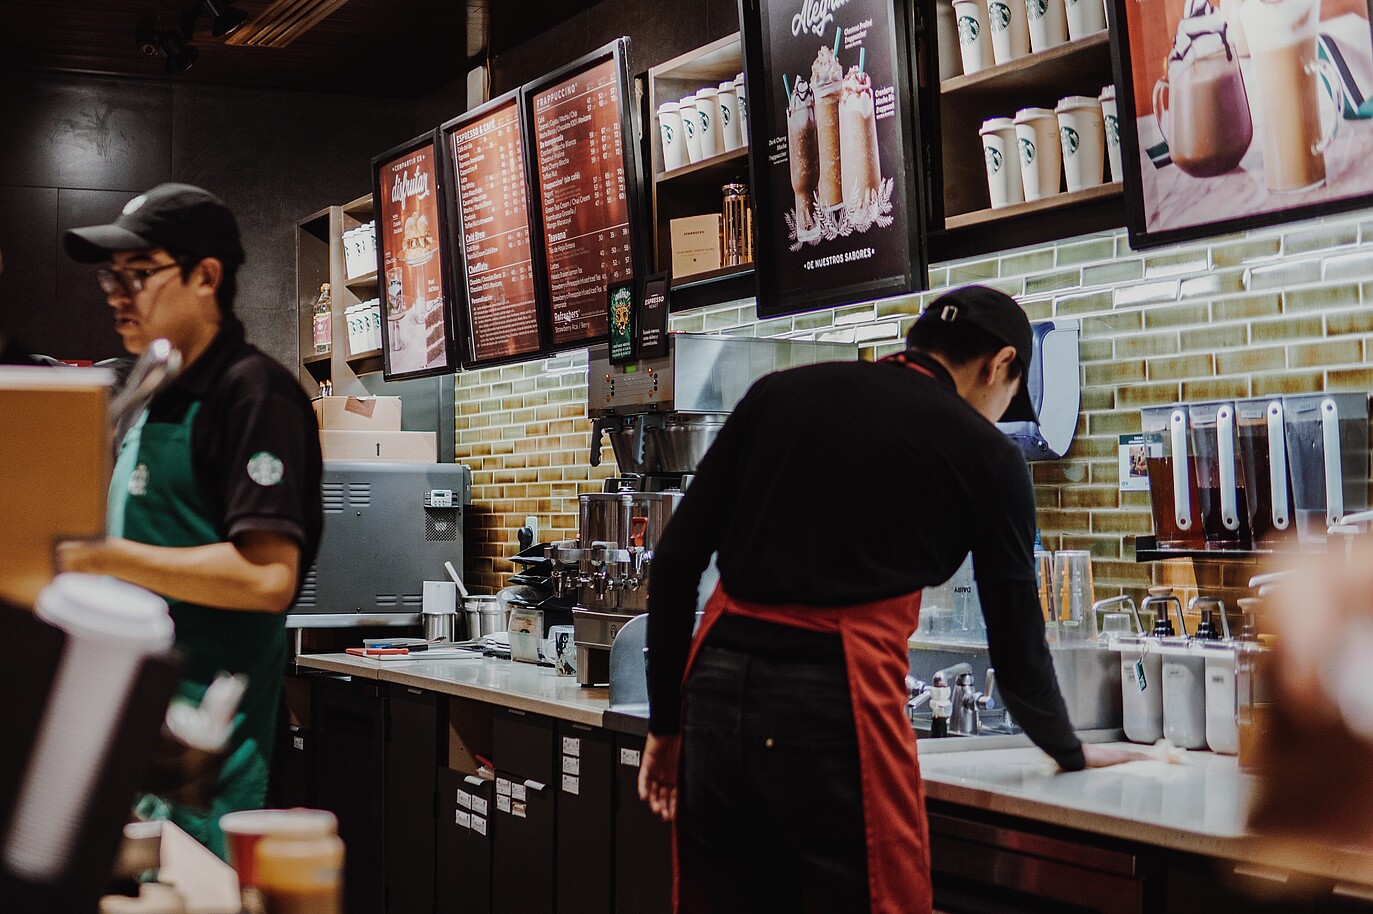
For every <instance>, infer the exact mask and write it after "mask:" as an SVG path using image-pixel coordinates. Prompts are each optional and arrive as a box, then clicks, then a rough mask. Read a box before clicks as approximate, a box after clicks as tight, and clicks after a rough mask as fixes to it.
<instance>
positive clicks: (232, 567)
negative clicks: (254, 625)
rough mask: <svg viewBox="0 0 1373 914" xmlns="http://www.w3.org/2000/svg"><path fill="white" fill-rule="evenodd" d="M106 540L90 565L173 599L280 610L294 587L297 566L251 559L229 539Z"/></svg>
mask: <svg viewBox="0 0 1373 914" xmlns="http://www.w3.org/2000/svg"><path fill="white" fill-rule="evenodd" d="M106 545H107V547H108V548H107V549H106V550H105V551H104V554H103V556H102V557H101V558H100V559H98V562H97V567H96V568H95V569H93V570H95V571H97V572H98V573H100V574H108V575H111V576H112V577H116V578H119V579H120V580H123V581H128V582H129V583H130V584H137V585H138V586H140V587H146V588H147V589H148V590H151V591H153V592H154V593H159V594H162V595H163V596H164V597H167V598H169V599H173V600H184V601H185V602H187V603H197V604H200V605H202V606H214V607H217V608H220V609H239V610H245V611H248V612H282V611H284V610H285V609H286V608H287V605H288V604H289V602H290V600H291V597H292V596H293V595H294V592H295V583H296V582H295V571H294V569H292V568H291V567H290V566H289V564H287V563H285V562H271V563H263V564H258V563H254V562H251V561H249V560H248V559H247V558H246V557H245V556H244V555H243V553H242V552H240V551H239V549H238V547H236V546H235V545H234V544H233V543H212V544H210V545H207V546H189V547H170V546H150V545H148V544H147V543H137V542H134V541H132V540H123V539H110V540H107V541H106Z"/></svg>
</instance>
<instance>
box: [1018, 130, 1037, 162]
mask: <svg viewBox="0 0 1373 914" xmlns="http://www.w3.org/2000/svg"><path fill="white" fill-rule="evenodd" d="M1034 160H1035V144H1034V140H1027V139H1025V137H1023V136H1022V137H1021V138H1020V164H1021V165H1024V166H1025V167H1026V168H1029V167H1030V166H1031V165H1032V164H1034Z"/></svg>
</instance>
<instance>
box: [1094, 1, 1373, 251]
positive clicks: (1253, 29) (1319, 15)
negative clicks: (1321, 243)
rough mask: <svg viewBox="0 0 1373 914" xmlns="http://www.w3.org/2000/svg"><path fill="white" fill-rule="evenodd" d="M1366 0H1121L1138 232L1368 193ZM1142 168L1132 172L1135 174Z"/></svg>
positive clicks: (1231, 220)
mask: <svg viewBox="0 0 1373 914" xmlns="http://www.w3.org/2000/svg"><path fill="white" fill-rule="evenodd" d="M1369 9H1370V7H1369V4H1368V2H1367V0H1117V2H1116V13H1117V16H1116V19H1115V21H1117V22H1120V21H1124V23H1125V29H1124V32H1123V34H1117V35H1116V36H1115V40H1116V42H1117V44H1118V45H1119V46H1120V47H1121V50H1122V54H1121V66H1122V71H1123V72H1122V73H1121V74H1120V76H1121V77H1123V78H1122V79H1121V80H1120V81H1121V82H1122V83H1124V85H1121V86H1119V87H1118V95H1119V97H1120V98H1121V100H1122V101H1121V104H1120V112H1121V123H1119V124H1115V125H1113V124H1111V123H1109V122H1108V124H1107V129H1112V128H1113V127H1115V128H1116V129H1120V130H1121V137H1122V140H1123V141H1124V142H1123V143H1122V150H1123V151H1124V157H1125V159H1126V172H1127V179H1126V180H1127V187H1129V189H1130V193H1131V196H1132V197H1134V198H1135V201H1136V203H1137V206H1136V207H1135V210H1136V211H1135V213H1134V224H1132V225H1131V240H1132V241H1133V242H1134V243H1135V244H1136V245H1138V246H1145V247H1147V246H1150V245H1155V244H1165V243H1169V242H1173V241H1178V240H1182V239H1186V238H1197V237H1203V236H1206V235H1213V234H1219V233H1221V232H1223V231H1232V230H1236V229H1243V228H1251V227H1254V226H1258V225H1265V224H1273V223H1277V222H1285V221H1289V220H1292V219H1297V218H1302V217H1305V216H1313V215H1318V214H1322V213H1330V212H1332V211H1335V210H1338V209H1351V208H1354V207H1355V206H1363V205H1367V204H1368V202H1369V200H1370V197H1371V196H1373V30H1370V27H1369V18H1370V17H1369ZM1131 178H1134V179H1135V180H1134V181H1133V182H1132V181H1131V180H1130V179H1131Z"/></svg>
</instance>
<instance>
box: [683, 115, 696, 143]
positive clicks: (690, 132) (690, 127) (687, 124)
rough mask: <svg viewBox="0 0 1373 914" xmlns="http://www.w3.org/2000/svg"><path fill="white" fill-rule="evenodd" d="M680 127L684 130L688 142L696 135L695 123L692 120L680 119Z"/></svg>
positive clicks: (687, 118) (688, 118)
mask: <svg viewBox="0 0 1373 914" xmlns="http://www.w3.org/2000/svg"><path fill="white" fill-rule="evenodd" d="M682 127H683V128H684V129H685V130H686V135H687V139H688V140H689V139H691V138H692V137H694V136H695V135H696V121H695V119H694V118H690V117H684V118H682Z"/></svg>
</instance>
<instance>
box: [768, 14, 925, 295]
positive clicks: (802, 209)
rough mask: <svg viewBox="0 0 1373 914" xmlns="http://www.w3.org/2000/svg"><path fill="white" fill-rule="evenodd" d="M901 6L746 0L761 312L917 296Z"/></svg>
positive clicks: (910, 108)
mask: <svg viewBox="0 0 1373 914" xmlns="http://www.w3.org/2000/svg"><path fill="white" fill-rule="evenodd" d="M908 14H909V9H908V7H907V3H906V0H896V2H892V0H847V2H845V3H842V4H840V3H814V2H811V0H752V2H747V3H745V4H744V21H743V25H744V41H745V58H746V61H747V64H748V68H747V79H748V99H749V112H750V121H751V122H752V123H753V124H754V125H755V128H754V129H753V130H752V131H751V138H750V139H751V143H752V149H751V152H752V161H751V167H752V173H753V184H754V196H755V204H756V208H755V211H754V230H755V232H756V234H757V238H758V247H759V253H758V257H757V267H756V269H757V271H758V280H759V295H758V313H759V315H760V316H770V315H776V314H792V313H795V312H798V311H807V310H814V309H817V308H825V307H832V306H835V305H841V304H846V303H850V302H856V301H868V300H871V299H874V298H878V297H882V296H887V295H897V294H900V293H904V292H910V291H914V290H915V288H917V285H916V284H917V282H918V283H920V287H921V288H923V287H924V285H925V281H926V264H925V260H924V258H925V253H924V247H923V243H922V242H923V239H922V237H921V226H922V224H923V220H922V218H921V216H920V214H921V213H923V212H924V210H923V207H922V206H921V205H920V200H919V192H920V183H919V180H918V179H917V178H915V177H914V176H915V175H917V174H918V173H917V171H916V168H915V161H914V150H916V149H918V148H919V146H920V144H919V142H918V138H917V137H916V126H915V125H916V124H918V123H919V120H918V118H917V117H916V116H915V105H916V100H915V92H914V85H913V82H912V80H911V73H910V61H911V53H910V47H909V43H908V36H907V35H906V28H905V26H906V20H907V17H908Z"/></svg>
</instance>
